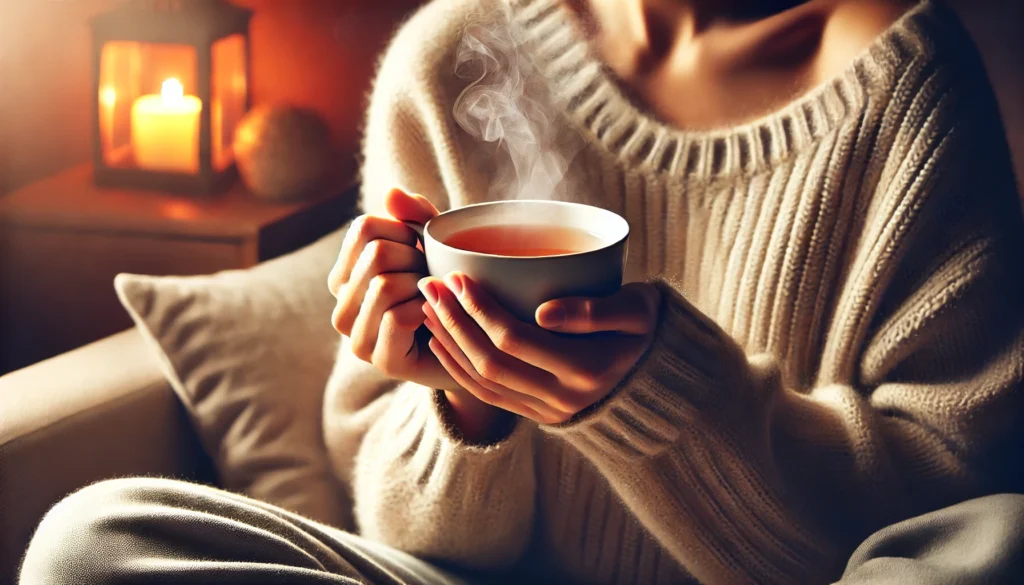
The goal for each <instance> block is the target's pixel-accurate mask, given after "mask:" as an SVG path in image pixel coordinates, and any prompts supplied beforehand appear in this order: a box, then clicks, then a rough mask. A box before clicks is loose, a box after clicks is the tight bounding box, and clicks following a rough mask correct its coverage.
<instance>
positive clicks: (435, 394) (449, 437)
mask: <svg viewBox="0 0 1024 585" xmlns="http://www.w3.org/2000/svg"><path fill="white" fill-rule="evenodd" d="M429 403H430V406H429V410H430V414H428V415H427V419H428V421H427V424H429V425H431V426H434V427H435V429H436V431H437V435H438V436H439V437H440V438H441V439H442V440H443V441H445V442H446V443H449V444H450V445H451V446H452V447H454V448H455V449H457V450H460V451H464V452H465V453H467V454H485V453H486V454H491V455H495V454H497V453H499V452H500V451H505V450H508V449H510V448H512V447H513V446H514V444H515V443H518V442H521V441H522V438H523V437H524V436H525V430H526V429H525V426H526V425H524V424H522V422H521V420H520V417H518V416H513V417H508V418H507V419H503V422H502V423H501V424H502V428H501V429H498V430H496V431H495V433H494V439H492V440H490V441H488V442H486V443H476V442H472V441H469V440H467V439H466V438H465V437H463V436H462V433H461V432H460V431H459V428H458V426H456V425H455V423H454V422H453V419H452V407H451V404H449V403H448V399H447V398H446V397H445V395H444V391H443V390H431V391H430V398H429Z"/></svg>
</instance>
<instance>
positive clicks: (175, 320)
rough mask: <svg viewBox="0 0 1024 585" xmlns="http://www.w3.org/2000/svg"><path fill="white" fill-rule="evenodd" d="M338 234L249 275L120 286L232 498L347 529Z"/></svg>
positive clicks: (122, 280)
mask: <svg viewBox="0 0 1024 585" xmlns="http://www.w3.org/2000/svg"><path fill="white" fill-rule="evenodd" d="M342 231H343V230H338V231H336V232H334V233H332V234H330V235H327V236H325V237H324V238H322V239H320V240H319V241H317V242H315V243H313V244H310V245H309V246H307V247H306V248H303V249H301V250H299V251H297V252H294V253H292V254H289V255H287V256H282V257H280V258H277V259H275V260H270V261H268V262H264V263H263V264H260V265H258V266H256V267H253V268H251V269H248V270H230V271H225V272H220V273H218V274H214V275H211V276H191V277H155V276H141V275H134V274H119V275H118V276H117V277H116V278H115V280H114V286H115V288H116V289H117V294H118V297H119V298H120V299H121V303H122V304H123V305H124V307H125V309H127V310H128V313H129V314H131V317H132V319H133V320H134V321H135V324H136V326H137V327H138V329H139V330H140V331H141V332H142V335H143V337H144V338H145V339H146V340H147V343H148V344H149V345H150V347H151V349H152V351H153V354H154V355H155V356H156V358H157V359H158V360H159V362H160V365H161V367H162V369H163V372H164V374H165V375H166V376H167V379H168V381H169V382H170V383H171V385H172V386H173V387H174V390H175V391H176V392H177V393H178V396H179V397H180V398H181V401H182V402H183V403H184V404H185V406H186V408H187V409H188V411H189V413H190V415H191V417H192V421H193V424H194V425H195V428H196V430H197V433H198V435H199V437H200V439H201V440H202V442H203V445H204V446H205V447H206V449H207V451H208V452H209V453H210V455H211V456H212V457H213V460H214V463H215V464H216V467H217V471H218V473H219V476H220V481H221V484H222V486H223V487H224V488H226V489H229V490H232V491H237V492H241V493H245V494H247V495H249V496H251V497H254V498H257V499H260V500H263V501H266V502H269V503H271V504H275V505H277V506H281V507H283V508H285V509H288V510H291V511H294V512H297V513H299V514H302V515H303V516H306V517H308V518H311V519H314V520H318V521H320V522H324V523H327V524H330V525H332V526H337V527H341V528H349V527H350V526H351V522H350V518H351V505H350V504H349V503H348V502H346V501H345V498H346V496H345V495H344V494H345V493H346V491H345V490H342V489H340V488H339V486H338V483H337V482H336V481H335V480H334V478H333V476H332V474H331V471H330V465H329V463H328V457H327V450H326V448H325V446H324V441H323V435H322V433H321V417H322V412H321V405H322V403H323V393H324V387H325V384H326V381H327V377H328V375H329V374H330V372H331V367H332V365H333V363H334V356H335V352H336V351H337V344H338V339H339V337H338V334H337V333H336V332H335V331H334V329H333V327H332V326H331V310H332V308H333V306H334V298H333V297H332V296H331V293H330V292H329V291H328V290H327V273H328V272H329V271H330V269H331V266H332V264H334V260H335V258H336V257H337V254H338V251H339V250H340V248H341V239H342Z"/></svg>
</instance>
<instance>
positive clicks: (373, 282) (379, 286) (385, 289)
mask: <svg viewBox="0 0 1024 585" xmlns="http://www.w3.org/2000/svg"><path fill="white" fill-rule="evenodd" d="M369 291H370V293H371V294H372V295H373V298H376V299H387V298H390V297H391V296H393V295H394V293H395V281H394V280H392V279H391V278H389V277H388V276H387V275H384V274H378V275H376V276H374V277H373V278H371V279H370V285H369Z"/></svg>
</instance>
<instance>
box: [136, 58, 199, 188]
mask: <svg viewBox="0 0 1024 585" xmlns="http://www.w3.org/2000/svg"><path fill="white" fill-rule="evenodd" d="M202 111H203V103H202V102H201V101H200V100H199V98H198V97H196V96H194V95H184V89H183V88H182V87H181V82H180V81H178V80H177V79H174V78H173V77H172V78H170V79H168V80H167V81H164V83H163V85H162V87H161V91H160V95H144V96H141V97H140V98H139V99H137V100H135V103H133V104H132V150H133V152H134V154H135V164H136V165H138V167H139V168H142V169H149V170H153V171H163V172H172V173H196V172H198V171H199V114H200V113H201V112H202Z"/></svg>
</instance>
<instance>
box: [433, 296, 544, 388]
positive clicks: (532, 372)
mask: <svg viewBox="0 0 1024 585" xmlns="http://www.w3.org/2000/svg"><path fill="white" fill-rule="evenodd" d="M420 290H421V291H422V292H423V293H424V295H425V296H426V298H427V301H428V303H429V304H430V306H431V308H433V309H434V313H435V314H436V316H437V322H438V323H440V324H441V325H442V326H443V327H444V329H445V330H446V331H447V332H448V334H449V335H451V337H452V339H453V340H454V342H455V344H456V345H457V346H458V347H459V348H460V349H461V350H462V351H463V352H464V353H465V354H466V357H467V358H469V361H470V362H471V363H472V367H473V369H474V370H475V371H476V372H477V373H478V374H480V375H481V376H482V377H483V378H484V379H487V380H490V381H492V382H496V383H498V384H501V385H502V386H506V387H509V388H515V389H517V390H519V391H522V392H529V391H530V390H536V389H543V388H544V387H545V386H548V385H550V384H551V383H554V382H555V380H554V377H553V376H552V375H551V374H549V373H548V372H545V371H544V370H541V369H539V368H537V367H535V366H532V365H530V364H527V363H525V362H523V361H521V360H519V359H517V358H515V357H512V356H510V355H508V354H507V353H505V352H503V351H501V350H500V349H498V348H497V347H495V345H494V343H493V342H491V340H490V338H489V337H487V334H486V333H484V332H483V330H482V329H481V328H480V326H479V325H477V323H476V322H475V321H474V320H473V319H472V318H470V316H469V315H467V314H466V311H465V310H463V308H462V306H461V305H460V304H459V302H458V300H456V298H455V295H454V294H452V291H450V290H448V288H447V287H445V286H444V285H443V284H442V283H441V282H440V281H439V280H437V279H436V278H425V279H423V280H421V281H420Z"/></svg>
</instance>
